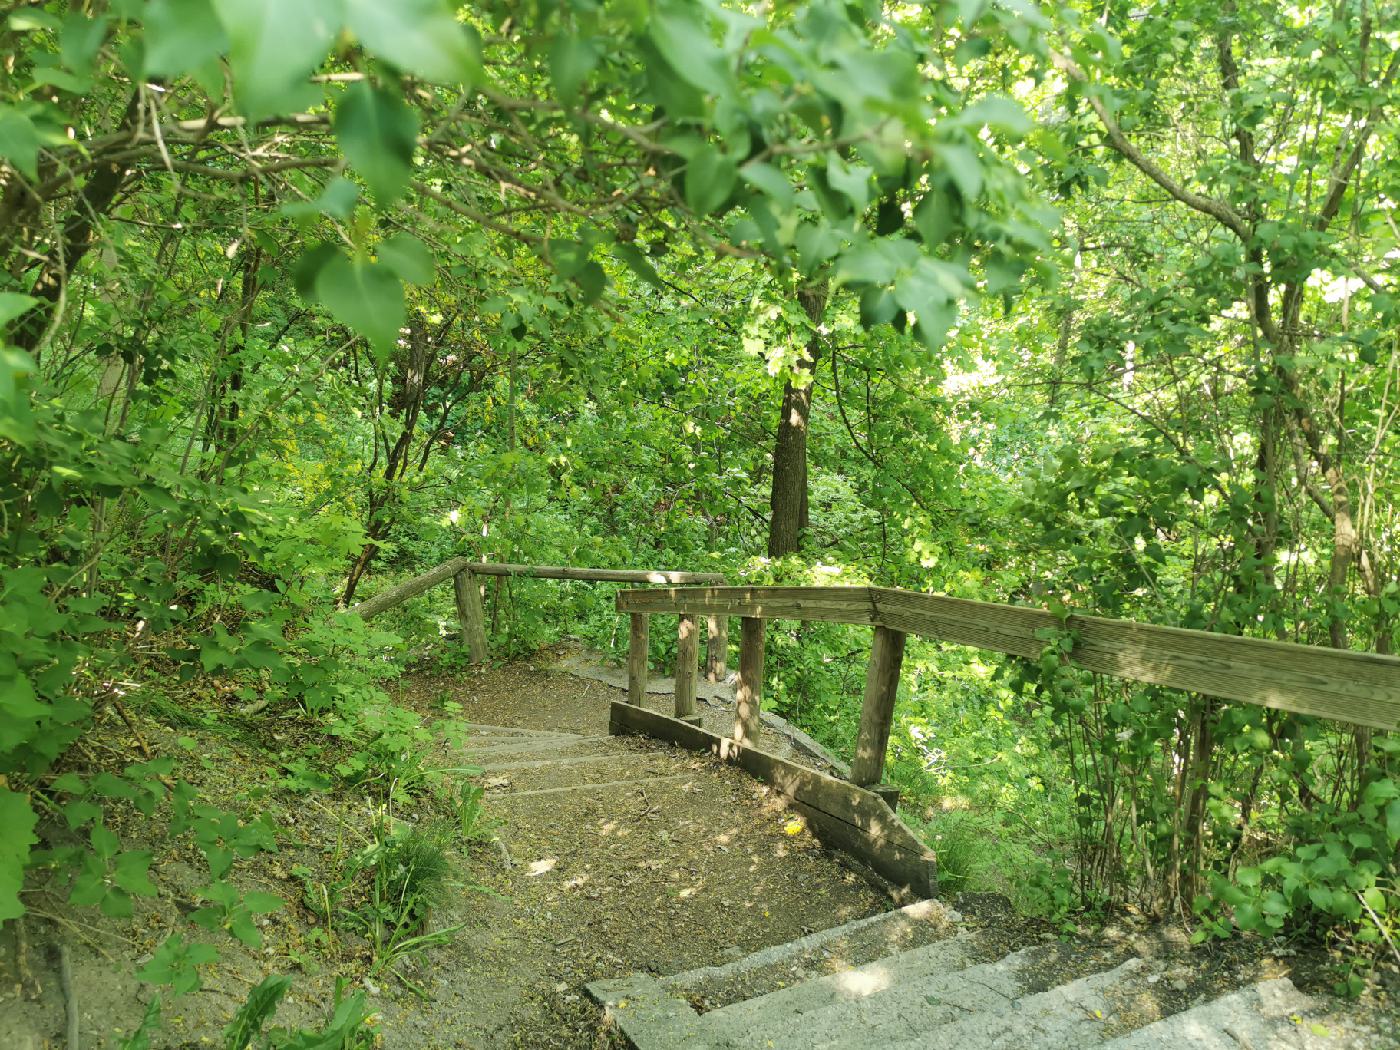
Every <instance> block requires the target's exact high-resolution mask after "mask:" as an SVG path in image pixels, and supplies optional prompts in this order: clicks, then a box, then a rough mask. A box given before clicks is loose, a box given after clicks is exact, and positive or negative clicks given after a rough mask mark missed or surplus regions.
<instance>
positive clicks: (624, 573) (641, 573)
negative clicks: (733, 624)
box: [472, 561, 724, 584]
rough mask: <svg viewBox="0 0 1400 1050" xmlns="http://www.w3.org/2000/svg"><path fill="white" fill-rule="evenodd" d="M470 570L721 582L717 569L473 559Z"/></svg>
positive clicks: (538, 575)
mask: <svg viewBox="0 0 1400 1050" xmlns="http://www.w3.org/2000/svg"><path fill="white" fill-rule="evenodd" d="M472 572H475V573H478V574H480V575H482V576H524V577H528V578H530V579H536V580H591V581H593V582H597V583H668V584H687V583H691V584H703V583H719V584H722V583H724V576H723V575H721V574H720V573H717V572H667V571H661V570H658V569H585V568H574V567H573V566H571V565H513V564H510V563H507V562H493V561H487V562H474V563H473V564H472Z"/></svg>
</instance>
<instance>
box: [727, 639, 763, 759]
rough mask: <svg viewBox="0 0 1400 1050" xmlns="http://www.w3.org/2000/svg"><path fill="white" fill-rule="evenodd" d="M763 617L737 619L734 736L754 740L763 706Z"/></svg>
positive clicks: (748, 741) (754, 741)
mask: <svg viewBox="0 0 1400 1050" xmlns="http://www.w3.org/2000/svg"><path fill="white" fill-rule="evenodd" d="M763 638H764V632H763V621H762V620H760V619H758V618H757V617H756V616H745V617H744V618H743V619H742V620H740V621H739V684H738V686H737V687H736V688H735V690H734V739H735V740H737V741H738V742H739V743H741V744H753V743H757V741H758V729H759V718H758V716H759V712H760V711H762V709H763Z"/></svg>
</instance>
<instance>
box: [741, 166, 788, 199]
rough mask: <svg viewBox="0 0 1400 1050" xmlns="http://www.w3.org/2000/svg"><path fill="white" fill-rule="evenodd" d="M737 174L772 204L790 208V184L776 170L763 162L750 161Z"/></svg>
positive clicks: (785, 177) (784, 176)
mask: <svg viewBox="0 0 1400 1050" xmlns="http://www.w3.org/2000/svg"><path fill="white" fill-rule="evenodd" d="M739 174H740V175H741V176H743V179H744V181H745V182H747V183H748V184H749V185H750V186H752V187H753V188H754V189H756V190H758V191H759V192H761V193H763V194H765V195H766V196H767V197H768V199H769V200H771V201H772V202H773V203H774V204H776V205H779V206H780V207H782V208H784V209H786V208H789V207H791V206H792V204H793V198H794V197H795V196H796V194H795V193H794V192H793V188H792V183H790V182H789V181H788V179H787V176H786V175H784V174H783V173H782V172H781V171H779V170H778V169H777V168H775V167H773V165H771V164H765V163H764V162H763V161H759V160H751V161H749V163H747V164H745V165H744V166H743V167H742V168H740V169H739Z"/></svg>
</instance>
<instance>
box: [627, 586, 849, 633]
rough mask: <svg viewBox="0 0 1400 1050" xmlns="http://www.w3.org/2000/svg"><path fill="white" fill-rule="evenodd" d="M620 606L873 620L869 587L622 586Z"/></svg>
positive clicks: (642, 609) (781, 617)
mask: <svg viewBox="0 0 1400 1050" xmlns="http://www.w3.org/2000/svg"><path fill="white" fill-rule="evenodd" d="M617 611H618V612H625V613H632V612H649V613H681V612H688V613H695V614H697V615H725V616H748V617H753V618H757V619H764V620H825V621H831V622H835V623H857V624H862V623H864V624H873V623H875V605H874V602H873V601H872V600H871V598H870V588H869V587H684V588H675V587H672V588H665V587H657V588H652V589H649V590H641V591H622V592H621V593H619V594H618V596H617Z"/></svg>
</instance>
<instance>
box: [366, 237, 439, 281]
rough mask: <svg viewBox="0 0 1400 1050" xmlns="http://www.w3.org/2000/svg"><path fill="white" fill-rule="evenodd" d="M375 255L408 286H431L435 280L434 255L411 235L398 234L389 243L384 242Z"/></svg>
mask: <svg viewBox="0 0 1400 1050" xmlns="http://www.w3.org/2000/svg"><path fill="white" fill-rule="evenodd" d="M375 253H376V254H377V255H378V256H379V261H380V262H382V263H383V264H384V265H385V266H387V267H389V269H391V270H393V271H394V272H395V273H396V274H398V275H399V279H400V280H402V281H404V282H406V283H408V284H431V283H432V280H433V253H432V252H430V251H428V248H427V246H426V245H425V244H424V243H423V242H422V241H420V240H419V239H418V238H417V237H414V236H413V235H412V234H409V233H396V234H394V236H392V237H390V238H389V239H388V240H387V241H382V242H381V243H380V244H379V246H378V247H377V248H375Z"/></svg>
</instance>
